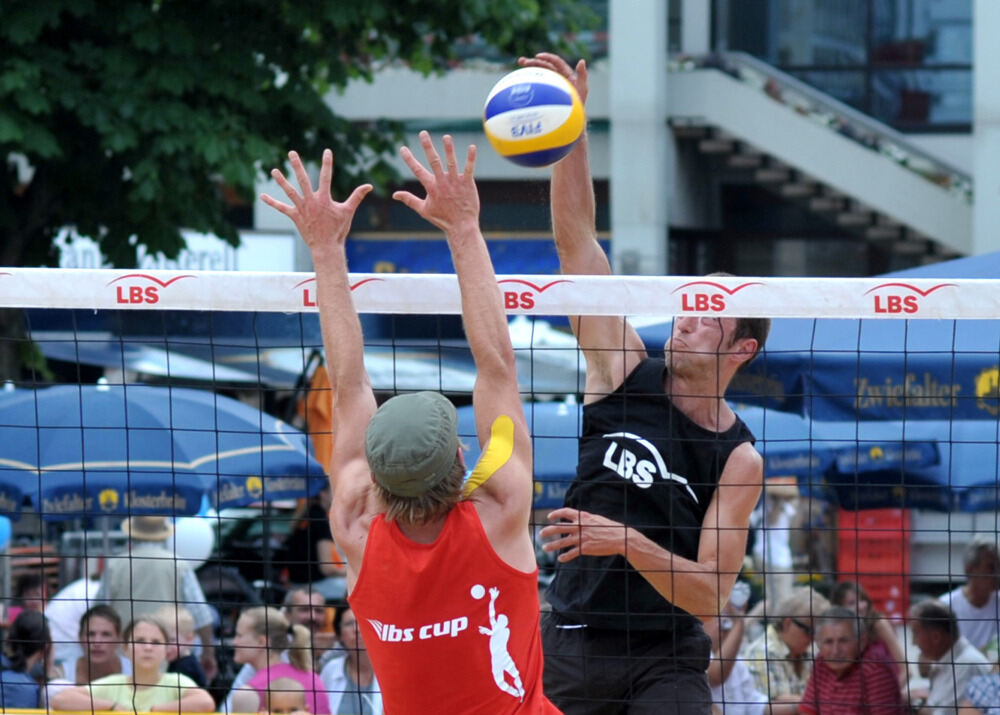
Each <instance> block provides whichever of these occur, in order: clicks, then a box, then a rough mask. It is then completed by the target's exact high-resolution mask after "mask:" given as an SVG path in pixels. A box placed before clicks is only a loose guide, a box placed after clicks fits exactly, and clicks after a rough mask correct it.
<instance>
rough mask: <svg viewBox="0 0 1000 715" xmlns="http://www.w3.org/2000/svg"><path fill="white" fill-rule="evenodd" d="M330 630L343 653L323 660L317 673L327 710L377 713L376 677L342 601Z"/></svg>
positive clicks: (379, 708) (379, 702)
mask: <svg viewBox="0 0 1000 715" xmlns="http://www.w3.org/2000/svg"><path fill="white" fill-rule="evenodd" d="M333 630H334V632H335V633H336V634H337V638H338V639H339V640H340V647H341V648H342V649H343V651H344V653H343V655H340V656H337V657H335V658H333V660H331V661H330V662H329V663H327V664H326V665H325V666H324V667H323V670H322V672H321V673H320V674H319V677H320V680H322V681H323V687H324V688H325V689H326V693H327V696H328V697H329V699H330V710H331V711H332V712H335V713H342V712H350V713H358V715H381V713H382V693H381V692H380V690H379V686H378V680H376V679H375V671H374V669H373V668H372V662H371V660H369V658H368V651H367V650H365V644H364V641H363V640H361V629H359V628H358V620H357V619H356V618H355V617H354V613H353V612H352V611H351V607H350V606H349V605H347V604H346V603H345V604H344V605H343V606H340V607H339V608H337V613H336V615H335V616H334V617H333Z"/></svg>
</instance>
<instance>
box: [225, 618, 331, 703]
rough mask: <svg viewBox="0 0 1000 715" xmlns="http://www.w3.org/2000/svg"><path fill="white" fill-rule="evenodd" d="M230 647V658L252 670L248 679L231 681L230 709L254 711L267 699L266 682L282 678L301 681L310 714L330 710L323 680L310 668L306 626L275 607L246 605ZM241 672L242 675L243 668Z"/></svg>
mask: <svg viewBox="0 0 1000 715" xmlns="http://www.w3.org/2000/svg"><path fill="white" fill-rule="evenodd" d="M233 649H234V651H233V660H234V661H236V662H237V663H241V664H246V665H249V666H250V667H251V668H252V669H253V673H252V677H250V678H249V679H248V680H244V681H242V682H235V681H234V683H233V690H232V691H231V692H230V697H229V698H228V700H227V703H228V707H229V709H230V712H257V710H259V709H260V708H261V707H262V706H263V705H264V704H265V703H266V702H267V684H268V683H269V682H271V681H272V680H274V679H276V678H285V677H287V678H292V679H294V680H297V681H298V682H299V683H301V684H302V687H303V689H304V690H305V693H306V702H307V704H308V710H309V712H310V713H313V715H326V714H328V713H329V712H330V702H329V699H328V698H327V695H326V692H325V691H324V689H323V683H322V682H321V681H320V679H319V676H317V675H316V673H315V672H313V670H312V657H311V655H310V650H311V649H310V644H309V630H308V629H307V628H306V627H305V626H303V625H299V624H294V625H293V624H290V623H289V622H288V620H287V619H286V618H285V616H284V615H283V614H282V613H281V611H279V610H277V609H275V608H266V607H263V606H259V607H254V608H249V609H247V610H245V611H243V613H242V614H240V617H239V619H237V621H236V636H235V638H233ZM283 656H285V657H286V658H287V662H286V660H285V659H284V658H283ZM240 674H241V675H244V676H245V672H244V670H241V671H240Z"/></svg>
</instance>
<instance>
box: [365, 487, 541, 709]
mask: <svg viewBox="0 0 1000 715" xmlns="http://www.w3.org/2000/svg"><path fill="white" fill-rule="evenodd" d="M348 601H349V602H350V604H351V609H352V610H353V611H354V615H355V616H356V617H357V619H358V624H359V625H360V627H361V634H362V637H363V639H364V642H365V647H366V648H367V649H368V655H369V656H370V657H371V661H372V665H373V666H374V668H375V674H376V676H377V677H378V682H379V685H380V686H381V688H382V698H383V700H384V702H385V711H386V712H387V713H392V714H393V715H404V714H406V713H413V714H414V715H427V713H449V714H451V713H454V714H456V715H458V714H459V713H463V714H464V713H483V715H500V714H502V713H558V712H559V711H558V710H557V709H556V708H555V706H554V705H552V704H551V703H550V702H549V701H548V700H547V699H546V698H545V696H544V695H543V693H542V664H543V662H542V641H541V635H540V632H539V607H538V574H537V571H535V572H533V573H530V574H529V573H524V572H521V571H518V570H517V569H515V568H513V567H511V566H510V565H508V564H507V563H505V562H504V561H503V559H501V558H500V557H499V556H498V555H497V553H496V552H495V551H494V550H493V547H492V546H491V545H490V542H489V539H487V537H486V532H485V531H484V530H483V526H482V523H481V522H480V521H479V514H478V513H477V512H476V508H475V507H474V506H473V505H472V504H471V503H469V502H460V503H459V504H458V505H457V506H456V507H455V508H454V509H452V511H451V513H450V514H449V515H448V518H447V520H446V521H445V524H444V528H443V529H442V530H441V533H440V534H439V535H438V538H437V540H436V541H434V543H432V544H418V543H416V542H414V541H412V540H410V539H408V538H407V537H406V536H404V535H403V533H402V532H401V531H400V529H399V526H398V525H397V524H395V523H388V522H386V520H385V518H384V517H383V516H382V515H379V516H377V517H375V519H374V520H373V521H372V524H371V527H370V529H369V531H368V542H367V544H366V546H365V555H364V559H363V560H362V563H361V573H360V575H359V576H358V581H357V583H356V584H355V586H354V590H353V591H352V593H351V595H350V597H349V598H348Z"/></svg>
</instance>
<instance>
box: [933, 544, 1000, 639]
mask: <svg viewBox="0 0 1000 715" xmlns="http://www.w3.org/2000/svg"><path fill="white" fill-rule="evenodd" d="M962 561H963V565H964V567H965V576H966V582H965V585H964V586H961V587H959V588H956V589H955V590H954V591H952V592H950V593H946V594H945V595H944V596H942V597H941V601H942V602H944V604H945V605H946V606H948V607H950V608H951V610H952V611H954V613H955V617H956V618H957V619H958V628H959V630H960V631H961V632H962V635H963V636H965V638H966V639H968V641H969V642H970V643H971V644H972V645H974V646H975V647H976V648H979V649H980V650H982V651H985V650H986V648H987V646H989V645H990V644H991V643H992V642H996V640H997V633H998V630H1000V598H998V593H997V592H998V590H1000V552H998V550H997V545H996V542H991V541H983V540H979V539H977V540H974V541H972V543H970V544H969V545H968V546H967V547H966V548H965V554H964V558H963V559H962Z"/></svg>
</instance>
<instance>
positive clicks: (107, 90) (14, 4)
mask: <svg viewBox="0 0 1000 715" xmlns="http://www.w3.org/2000/svg"><path fill="white" fill-rule="evenodd" d="M592 17H593V16H592V15H590V13H589V11H587V10H586V8H585V6H584V5H581V4H580V3H579V2H576V1H575V0H326V1H325V2H291V1H290V0H240V1H239V2H235V1H234V0H201V1H200V2H190V1H188V0H31V1H30V2H29V1H28V0H0V157H4V158H5V163H4V169H5V171H4V183H3V186H2V188H0V265H8V266H18V265H51V264H53V263H54V262H55V261H56V259H57V256H56V254H55V249H54V248H53V238H54V237H55V236H56V234H57V233H58V232H59V231H60V230H61V229H62V228H63V227H65V226H74V227H75V228H76V230H77V232H78V233H79V234H81V235H85V236H90V237H91V238H93V239H94V240H95V241H97V242H98V244H99V245H100V246H101V249H102V251H103V252H104V253H105V255H106V256H107V257H108V259H109V260H110V261H111V262H112V263H113V264H115V265H118V266H129V265H134V262H135V258H136V254H135V250H136V247H135V245H134V241H130V238H131V237H133V236H135V237H138V240H139V241H140V242H141V243H143V244H145V245H146V246H147V247H148V249H149V250H150V252H154V253H155V252H157V251H162V252H163V253H164V254H166V255H168V256H175V255H176V254H177V252H178V251H179V250H180V249H181V248H182V247H183V239H182V237H181V233H180V230H181V229H182V228H188V229H193V230H196V231H201V232H209V233H215V234H217V235H219V236H221V237H223V238H225V239H227V240H229V241H230V242H232V243H234V244H235V243H236V242H237V240H238V239H237V233H236V230H235V228H234V227H233V226H232V225H231V224H230V223H229V222H228V221H227V219H226V211H225V209H226V204H225V201H224V200H223V195H222V194H223V192H222V187H223V186H226V187H229V188H230V189H232V190H234V191H235V192H236V193H237V194H238V195H240V196H242V197H243V198H244V199H246V200H250V199H251V197H252V195H253V190H254V182H255V179H257V178H259V177H260V176H261V175H262V171H263V170H264V169H266V168H269V167H271V166H277V165H280V164H281V163H282V162H283V159H284V156H285V152H287V150H288V149H289V148H296V149H297V150H299V151H300V152H302V153H303V155H304V156H317V155H318V154H319V152H320V150H321V148H323V147H332V148H333V150H334V152H335V155H336V157H337V165H338V172H337V177H336V179H337V182H338V186H337V187H336V188H337V190H338V191H340V192H343V190H344V189H345V188H347V187H348V186H350V185H354V184H355V183H357V181H358V180H359V179H361V178H364V179H365V180H372V179H374V180H375V181H376V183H379V182H384V181H385V180H387V179H388V178H389V176H390V173H391V172H390V171H389V168H388V164H387V163H386V162H385V156H386V153H387V152H389V151H390V150H391V149H392V148H393V147H394V144H395V141H396V140H397V139H398V131H399V128H398V127H397V126H395V125H393V124H392V123H390V122H376V123H370V124H364V125H358V124H352V123H350V122H348V121H346V120H344V119H343V118H341V117H338V116H336V115H335V114H334V113H333V112H332V111H331V109H330V107H329V106H328V105H327V103H326V102H325V101H324V97H325V95H326V93H327V92H328V91H329V90H331V89H333V88H337V87H343V86H344V85H345V84H346V83H347V82H348V81H351V80H354V79H357V78H365V79H371V77H372V74H373V72H374V71H375V70H376V69H377V68H378V67H379V66H380V65H382V64H385V63H390V62H405V63H406V64H408V65H409V66H411V67H413V68H415V69H417V70H419V71H421V72H424V73H432V72H436V71H440V70H442V69H444V68H446V67H447V66H448V65H449V63H451V62H453V61H454V58H455V55H454V53H455V47H456V43H457V42H460V41H461V40H463V39H464V38H469V37H470V36H477V37H479V38H481V39H482V41H484V42H485V43H486V44H487V45H489V46H491V47H493V48H496V50H497V51H499V52H500V53H502V54H503V55H505V56H513V55H516V54H520V53H534V52H536V51H538V50H541V49H551V48H560V47H564V45H563V44H562V38H564V37H566V36H569V34H570V33H572V32H573V31H575V30H577V29H580V27H581V23H587V22H590V21H591V20H592Z"/></svg>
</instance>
